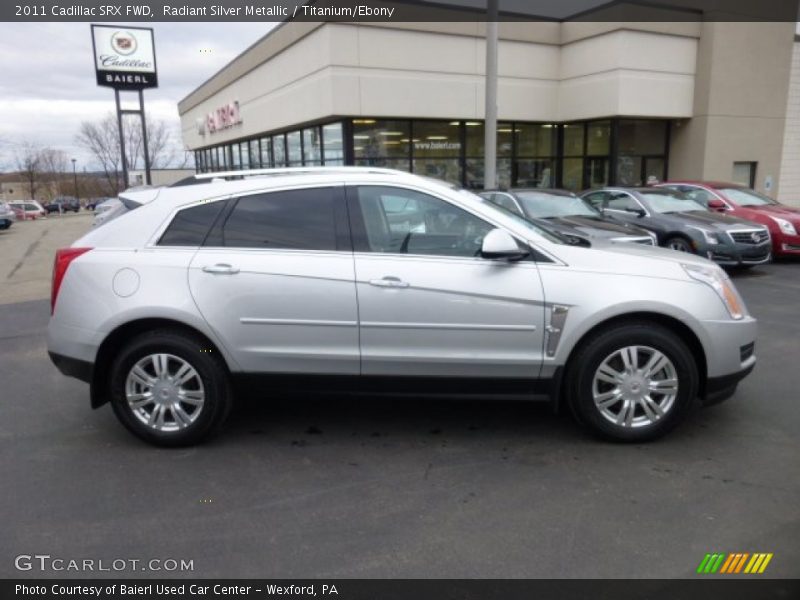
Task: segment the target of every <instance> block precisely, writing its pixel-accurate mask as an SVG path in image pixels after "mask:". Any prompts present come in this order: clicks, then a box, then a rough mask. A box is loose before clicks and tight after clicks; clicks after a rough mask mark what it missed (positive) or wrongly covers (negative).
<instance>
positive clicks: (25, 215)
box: [8, 200, 47, 221]
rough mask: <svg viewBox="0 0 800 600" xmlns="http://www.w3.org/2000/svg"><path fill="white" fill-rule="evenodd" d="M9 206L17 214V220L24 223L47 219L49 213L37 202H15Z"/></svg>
mask: <svg viewBox="0 0 800 600" xmlns="http://www.w3.org/2000/svg"><path fill="white" fill-rule="evenodd" d="M8 205H9V206H10V207H11V210H13V211H14V212H15V213H16V214H17V218H18V219H22V220H23V221H26V220H28V219H30V220H36V219H43V218H45V217H47V211H46V210H45V209H44V207H43V206H42V205H41V204H39V202H37V201H36V200H13V201H11V202H9V203H8Z"/></svg>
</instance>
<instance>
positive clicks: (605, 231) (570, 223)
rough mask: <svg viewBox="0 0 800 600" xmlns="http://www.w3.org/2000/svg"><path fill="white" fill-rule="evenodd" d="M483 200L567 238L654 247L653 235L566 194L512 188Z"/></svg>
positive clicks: (483, 194)
mask: <svg viewBox="0 0 800 600" xmlns="http://www.w3.org/2000/svg"><path fill="white" fill-rule="evenodd" d="M480 196H481V197H482V198H484V199H486V200H488V201H489V202H491V203H492V204H496V205H497V206H500V207H501V208H505V209H506V210H508V211H511V212H513V213H515V214H517V215H519V216H521V217H524V218H526V219H528V220H531V221H541V222H542V224H543V225H544V226H545V227H548V228H550V229H554V230H555V231H557V232H558V233H561V234H564V235H566V236H580V237H584V238H589V239H591V238H601V239H604V240H606V241H613V242H631V243H635V244H646V245H650V246H654V245H655V244H656V241H655V236H654V235H652V234H651V233H650V232H649V231H647V230H645V229H642V228H641V227H636V226H635V225H632V224H631V225H629V224H627V223H622V222H620V221H617V220H614V219H612V218H607V217H605V216H603V213H602V212H600V211H599V210H597V209H596V208H594V207H593V206H591V205H590V204H588V203H587V202H585V201H584V200H582V199H581V198H579V197H578V196H576V195H575V194H573V193H572V192H568V191H566V190H556V189H542V188H512V189H510V190H489V191H486V192H481V194H480Z"/></svg>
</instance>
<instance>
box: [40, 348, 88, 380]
mask: <svg viewBox="0 0 800 600" xmlns="http://www.w3.org/2000/svg"><path fill="white" fill-rule="evenodd" d="M47 354H48V355H49V356H50V360H51V361H53V364H54V365H55V366H56V368H58V370H59V371H61V373H62V374H63V375H66V376H67V377H74V378H75V379H80V380H81V381H84V382H86V383H91V382H92V375H93V374H94V364H92V363H90V362H87V361H83V360H79V359H77V358H72V357H70V356H64V355H63V354H56V353H55V352H48V353H47Z"/></svg>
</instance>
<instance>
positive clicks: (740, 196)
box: [720, 188, 777, 206]
mask: <svg viewBox="0 0 800 600" xmlns="http://www.w3.org/2000/svg"><path fill="white" fill-rule="evenodd" d="M720 191H721V192H722V193H723V194H725V195H726V196H727V197H728V198H730V199H731V201H732V202H735V203H736V204H738V205H739V206H766V205H768V204H777V202H775V200H773V199H772V198H770V197H769V196H764V195H762V194H759V193H758V192H754V191H753V190H746V189H743V188H722V189H721V190H720Z"/></svg>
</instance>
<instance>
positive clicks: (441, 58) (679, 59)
mask: <svg viewBox="0 0 800 600" xmlns="http://www.w3.org/2000/svg"><path fill="white" fill-rule="evenodd" d="M529 26H530V27H537V26H538V25H536V24H529ZM542 26H546V27H548V28H551V26H552V24H542ZM548 31H549V29H548ZM680 31H682V32H683V31H684V30H683V29H681V30H680ZM531 37H532V38H533V39H539V38H536V36H531ZM550 38H552V36H549V37H548V36H544V37H543V38H541V39H550ZM498 52H499V58H498V66H499V80H498V112H499V116H500V118H501V119H508V120H521V121H566V120H575V119H589V118H598V117H607V116H613V115H629V116H653V117H670V118H680V117H689V116H691V114H692V105H693V91H694V70H695V64H696V55H697V40H696V38H694V37H692V36H691V35H686V34H685V33H682V34H680V35H676V34H668V33H664V32H659V31H629V30H625V29H619V28H617V29H612V30H607V31H606V30H604V31H601V32H600V33H598V34H596V35H592V36H591V37H588V38H579V37H577V36H575V37H572V38H571V39H570V41H568V42H566V43H565V44H563V45H561V44H559V43H547V42H543V41H536V42H533V41H514V40H501V41H500V44H499V50H498ZM484 67H485V42H484V39H483V38H482V37H480V36H476V35H456V34H452V33H443V32H431V31H417V30H411V29H406V28H404V29H391V28H386V27H370V26H356V25H349V24H338V23H329V24H326V25H324V26H321V27H319V28H316V29H314V30H313V31H312V32H311V33H309V34H308V35H306V36H305V37H303V38H302V39H300V40H299V41H297V42H296V43H294V44H293V45H290V46H289V47H287V48H286V49H284V50H283V51H281V52H280V53H278V54H277V55H275V56H273V57H272V58H271V59H270V60H268V61H267V62H266V63H264V64H262V65H260V66H259V67H257V68H256V69H254V70H253V71H251V72H249V73H247V74H246V75H244V76H243V77H241V78H239V79H238V80H236V81H234V82H233V83H231V84H230V85H229V86H228V87H226V88H224V89H223V90H221V91H219V92H217V93H215V94H213V95H212V96H211V97H210V98H208V99H206V100H204V101H203V102H201V103H200V104H197V105H196V106H194V107H192V108H191V109H189V110H188V111H187V112H185V113H184V114H182V116H181V119H182V127H183V137H184V141H185V142H186V143H187V145H188V146H189V147H190V148H196V147H199V146H206V145H211V144H218V143H224V142H226V141H229V140H232V139H238V138H242V137H247V136H253V135H257V134H259V133H261V132H264V131H270V130H275V129H280V128H283V127H290V126H292V125H295V124H299V123H303V122H306V121H312V120H315V119H322V118H326V117H329V116H336V115H366V116H375V117H380V116H383V117H422V118H424V117H428V118H463V119H481V118H483V115H484V79H483V74H484ZM233 100H238V101H239V105H240V112H241V116H242V123H241V125H237V126H235V127H233V128H231V129H229V130H226V131H222V132H218V133H215V134H213V135H212V134H208V133H207V134H206V135H205V137H202V136H200V135H199V134H198V133H197V129H196V124H195V122H196V120H197V119H203V118H204V117H205V115H206V114H207V113H208V112H209V111H211V110H213V109H215V108H217V107H219V106H222V105H224V104H226V103H228V102H231V101H233Z"/></svg>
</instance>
